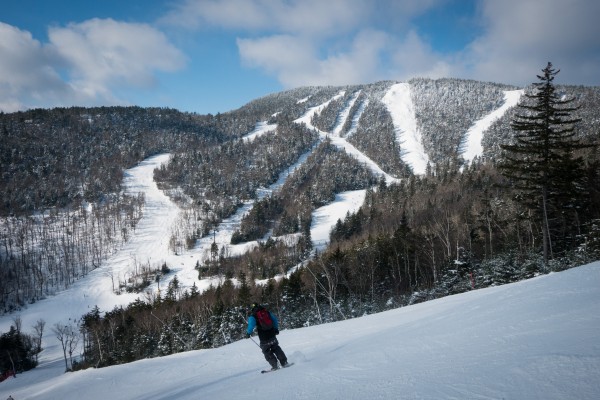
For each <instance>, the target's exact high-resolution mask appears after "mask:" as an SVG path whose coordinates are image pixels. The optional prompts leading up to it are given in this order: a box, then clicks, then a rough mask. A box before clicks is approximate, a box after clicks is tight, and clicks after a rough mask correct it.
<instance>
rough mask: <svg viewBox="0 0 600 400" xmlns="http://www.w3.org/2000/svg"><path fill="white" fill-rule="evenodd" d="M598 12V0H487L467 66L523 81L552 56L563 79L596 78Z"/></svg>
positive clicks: (474, 72) (487, 76)
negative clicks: (541, 1) (478, 35)
mask: <svg viewBox="0 0 600 400" xmlns="http://www.w3.org/2000/svg"><path fill="white" fill-rule="evenodd" d="M598 15H600V2H597V1H588V0H569V1H564V0H546V1H544V2H543V4H540V2H539V1H536V0H504V1H501V2H498V1H493V0H484V1H482V2H481V7H480V18H481V23H482V25H483V26H484V32H483V34H482V35H481V36H480V37H479V38H477V39H476V40H475V41H473V43H471V45H470V46H469V47H468V49H466V51H465V54H464V56H463V60H464V63H465V65H464V67H463V68H464V70H465V71H466V74H469V75H471V76H473V77H474V78H477V79H484V80H493V81H500V82H506V83H514V84H519V85H523V84H527V83H529V82H532V81H535V74H539V73H540V70H541V69H542V68H543V67H545V65H546V62H547V61H551V62H552V63H553V64H554V65H555V66H556V67H557V68H560V69H561V70H562V72H561V74H560V75H559V80H560V82H564V83H579V84H585V83H592V84H593V83H594V82H595V83H596V84H597V82H598V76H597V75H598V71H600V41H598V37H600V24H598V23H597V16H598Z"/></svg>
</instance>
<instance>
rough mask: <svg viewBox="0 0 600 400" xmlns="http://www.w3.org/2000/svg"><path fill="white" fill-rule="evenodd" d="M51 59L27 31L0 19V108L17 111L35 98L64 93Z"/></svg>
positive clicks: (66, 90) (55, 97)
mask: <svg viewBox="0 0 600 400" xmlns="http://www.w3.org/2000/svg"><path fill="white" fill-rule="evenodd" d="M52 62H53V59H52V57H51V56H49V54H48V52H47V51H46V49H45V48H44V46H43V45H42V44H41V43H40V42H38V41H37V40H35V39H33V37H32V36H31V34H30V33H29V32H26V31H22V30H20V29H18V28H15V27H13V26H11V25H8V24H5V23H2V22H0V110H3V111H8V112H10V111H17V110H20V109H22V108H24V107H25V104H26V103H28V102H30V101H32V100H34V99H36V98H41V97H44V96H49V97H52V98H53V99H57V98H60V97H62V96H65V95H67V93H68V92H69V87H68V85H66V84H65V83H64V82H63V81H62V80H61V78H60V76H59V75H58V73H57V71H56V69H55V68H53V66H52Z"/></svg>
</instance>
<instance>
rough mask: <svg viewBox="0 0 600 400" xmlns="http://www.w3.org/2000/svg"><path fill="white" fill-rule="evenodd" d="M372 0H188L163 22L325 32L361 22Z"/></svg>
mask: <svg viewBox="0 0 600 400" xmlns="http://www.w3.org/2000/svg"><path fill="white" fill-rule="evenodd" d="M370 10H371V5H370V1H369V0H353V1H347V0H327V1H323V0H292V1H288V0H184V1H182V2H179V3H175V4H174V6H173V10H172V11H171V12H170V13H168V14H167V15H166V16H165V17H164V18H162V22H164V23H167V24H171V25H176V26H182V27H185V28H188V29H196V28H204V27H215V26H216V27H222V28H226V29H232V30H249V31H271V32H277V33H278V34H289V33H293V34H301V35H303V36H323V35H329V34H339V33H340V32H344V31H346V30H347V29H350V28H353V27H355V26H356V25H359V24H360V23H361V22H362V21H363V20H364V19H365V18H366V17H367V16H368V14H369V13H370Z"/></svg>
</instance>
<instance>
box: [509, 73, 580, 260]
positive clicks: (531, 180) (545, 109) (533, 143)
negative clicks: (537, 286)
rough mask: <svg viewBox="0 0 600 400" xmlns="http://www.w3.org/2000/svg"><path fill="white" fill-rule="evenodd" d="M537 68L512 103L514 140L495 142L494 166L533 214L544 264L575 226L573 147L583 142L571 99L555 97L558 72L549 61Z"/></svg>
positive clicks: (577, 164) (576, 160) (577, 199)
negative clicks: (498, 157)
mask: <svg viewBox="0 0 600 400" xmlns="http://www.w3.org/2000/svg"><path fill="white" fill-rule="evenodd" d="M542 72H543V74H542V75H537V78H538V79H539V82H536V83H534V84H533V86H534V87H533V91H532V93H531V94H526V95H525V98H524V101H521V102H520V103H519V104H518V107H519V110H520V112H519V113H517V115H516V116H515V117H514V119H513V121H512V124H511V126H512V128H513V130H514V132H515V136H514V140H513V142H512V143H511V144H507V145H503V146H501V147H502V149H503V150H504V153H503V160H502V162H501V164H500V168H501V171H502V173H503V174H504V175H505V176H506V177H508V178H509V179H510V181H511V183H512V185H513V187H514V188H515V189H517V190H518V191H519V193H520V194H519V196H518V198H519V200H520V201H521V202H522V203H523V204H524V205H526V206H527V207H528V208H530V209H531V210H532V211H534V215H535V216H536V217H537V220H538V223H539V226H541V231H542V232H541V233H542V244H543V256H544V263H546V264H547V262H548V259H549V258H551V257H553V253H554V252H555V250H558V249H560V248H565V247H568V246H567V245H566V242H567V241H568V240H567V238H569V237H572V236H573V235H572V233H573V231H574V230H576V228H577V227H578V225H579V221H578V210H579V209H580V208H581V207H582V205H583V204H582V202H583V201H584V200H583V199H584V198H585V196H584V193H583V192H584V190H585V186H584V185H583V179H584V175H585V174H584V172H583V171H584V169H583V164H584V162H583V159H582V157H580V156H576V155H575V151H576V150H577V149H580V148H583V147H586V146H585V145H583V144H581V143H580V141H579V139H578V138H577V137H576V136H575V133H576V132H575V126H576V124H577V122H579V121H580V120H579V119H577V118H574V117H573V116H572V114H573V113H574V112H575V111H577V109H578V107H573V106H572V105H571V104H572V103H573V101H574V99H573V98H566V96H561V95H559V93H558V92H557V90H556V87H555V86H554V83H553V81H554V77H555V76H556V75H557V74H558V73H559V72H560V71H559V70H556V69H554V68H553V67H552V63H550V62H549V63H548V65H547V66H546V68H544V69H543V70H542ZM555 242H556V243H555Z"/></svg>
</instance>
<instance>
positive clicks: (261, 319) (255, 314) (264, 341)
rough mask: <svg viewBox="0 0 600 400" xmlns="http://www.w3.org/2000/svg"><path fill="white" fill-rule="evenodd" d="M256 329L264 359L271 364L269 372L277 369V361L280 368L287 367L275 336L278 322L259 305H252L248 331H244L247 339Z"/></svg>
mask: <svg viewBox="0 0 600 400" xmlns="http://www.w3.org/2000/svg"><path fill="white" fill-rule="evenodd" d="M254 328H256V332H257V333H258V338H259V339H260V348H261V350H262V352H263V354H264V356H265V359H266V360H267V362H268V363H269V364H271V370H272V371H274V370H276V369H277V368H278V366H277V360H279V363H280V364H281V366H282V367H284V368H285V367H287V366H288V361H287V357H286V356H285V353H284V352H283V350H281V347H279V342H278V341H277V338H276V337H275V335H278V334H279V321H277V317H275V315H274V314H273V313H271V312H270V311H268V310H267V309H265V308H264V307H263V306H261V305H260V304H256V303H254V304H252V307H251V308H250V312H249V316H248V329H246V335H247V337H250V336H251V335H252V332H253V331H254Z"/></svg>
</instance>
